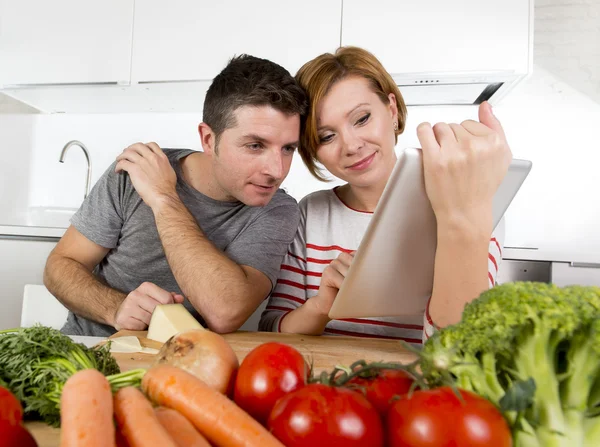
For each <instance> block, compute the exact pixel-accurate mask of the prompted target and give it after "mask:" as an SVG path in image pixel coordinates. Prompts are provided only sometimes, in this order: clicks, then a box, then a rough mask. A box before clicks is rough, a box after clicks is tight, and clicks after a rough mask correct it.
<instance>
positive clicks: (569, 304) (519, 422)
mask: <svg viewBox="0 0 600 447" xmlns="http://www.w3.org/2000/svg"><path fill="white" fill-rule="evenodd" d="M421 368H422V371H423V374H424V377H425V379H426V380H427V381H428V382H429V383H430V384H431V385H434V386H435V385H436V384H437V385H439V384H442V383H447V381H448V380H451V381H453V382H454V383H455V384H456V385H457V386H458V387H460V388H463V389H466V390H470V391H473V392H476V393H478V394H480V395H482V396H484V397H486V398H488V399H489V400H491V401H492V402H494V403H495V404H497V405H498V406H499V407H500V408H501V409H502V410H503V411H504V414H505V416H506V418H507V420H508V421H509V423H510V424H511V426H512V428H513V434H514V439H515V445H516V446H523V447H530V446H536V447H537V446H540V447H542V446H543V447H546V446H548V447H552V446H600V288H598V287H583V286H570V287H564V288H560V287H557V286H554V285H551V284H545V283H534V282H515V283H508V284H503V285H500V286H497V287H494V288H492V289H490V290H489V291H486V292H484V293H483V294H482V295H481V296H480V297H479V298H478V299H476V300H475V301H473V302H472V303H470V304H468V305H467V306H466V307H465V310H464V313H463V316H462V320H461V321H460V323H458V324H456V325H454V326H450V327H448V328H445V329H442V330H440V331H438V332H437V333H435V334H434V336H433V337H431V338H430V339H429V340H428V341H427V343H426V344H425V346H424V347H423V351H422V355H421Z"/></svg>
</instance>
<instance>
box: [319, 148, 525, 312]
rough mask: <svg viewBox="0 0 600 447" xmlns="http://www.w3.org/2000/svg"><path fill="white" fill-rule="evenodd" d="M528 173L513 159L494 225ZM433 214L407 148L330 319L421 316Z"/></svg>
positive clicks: (417, 161) (419, 166)
mask: <svg viewBox="0 0 600 447" xmlns="http://www.w3.org/2000/svg"><path fill="white" fill-rule="evenodd" d="M530 170H531V162H530V161H527V160H513V161H512V162H511V165H510V167H509V169H508V173H507V175H506V176H505V178H504V180H503V182H502V184H501V185H500V187H499V188H498V191H497V192H496V195H495V196H494V202H493V216H494V227H496V225H497V224H498V223H499V222H500V219H501V218H502V216H503V215H504V212H505V211H506V209H507V208H508V206H509V205H510V202H511V201H512V199H513V198H514V196H515V195H516V193H517V191H518V190H519V188H520V187H521V185H522V184H523V181H524V180H525V178H526V177H527V175H528V174H529V171H530ZM436 245H437V226H436V219H435V214H434V213H433V209H432V208H431V203H430V202H429V199H428V197H427V193H426V192H425V182H424V178H423V161H422V154H421V150H420V149H415V148H407V149H405V150H404V151H403V152H402V153H401V154H400V156H399V157H398V161H397V162H396V166H395V167H394V170H393V171H392V174H391V176H390V178H389V180H388V183H387V186H386V188H385V190H384V191H383V194H382V196H381V199H380V200H379V203H378V205H377V208H376V209H375V213H374V214H373V218H372V220H371V222H370V223H369V226H368V227H367V231H366V233H365V235H364V237H363V239H362V241H361V243H360V246H359V248H358V250H357V252H356V254H355V256H354V260H353V261H352V264H351V266H350V270H349V271H348V274H347V275H346V278H345V279H344V282H343V283H342V287H341V288H340V291H339V293H338V295H337V297H336V299H335V301H334V303H333V306H332V307H331V310H330V312H329V317H330V318H333V319H340V318H368V317H384V316H400V315H421V314H423V313H424V312H425V307H426V305H427V301H428V300H429V297H430V296H431V290H432V285H433V267H434V260H435V250H436Z"/></svg>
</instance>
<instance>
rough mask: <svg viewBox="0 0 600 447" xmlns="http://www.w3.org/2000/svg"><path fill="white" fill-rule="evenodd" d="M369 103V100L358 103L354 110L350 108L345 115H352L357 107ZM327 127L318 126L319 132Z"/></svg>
mask: <svg viewBox="0 0 600 447" xmlns="http://www.w3.org/2000/svg"><path fill="white" fill-rule="evenodd" d="M368 105H369V103H368V102H361V103H360V104H357V105H356V106H355V107H354V108H353V109H352V110H350V111H349V112H348V113H346V115H345V116H346V118H347V117H348V116H350V115H351V114H352V113H353V112H354V111H355V110H356V109H358V108H359V107H362V106H368ZM326 128H327V126H318V127H317V132H319V131H320V130H323V129H326Z"/></svg>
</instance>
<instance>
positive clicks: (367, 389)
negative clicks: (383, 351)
mask: <svg viewBox="0 0 600 447" xmlns="http://www.w3.org/2000/svg"><path fill="white" fill-rule="evenodd" d="M413 382H414V380H413V378H412V377H411V376H410V374H408V373H407V372H405V371H402V370H396V369H382V370H379V371H378V372H377V374H376V375H374V376H373V377H360V376H358V377H354V378H352V379H350V381H348V384H347V385H346V386H348V385H351V386H352V387H356V388H358V390H359V391H363V392H364V393H365V396H366V397H367V400H368V401H369V402H371V403H372V404H373V406H374V407H375V409H376V410H377V411H378V412H379V414H380V415H381V416H382V417H385V415H386V414H387V412H388V410H389V408H390V407H391V406H392V405H393V403H394V400H393V399H394V397H399V396H403V395H405V394H406V393H408V392H409V391H410V387H411V386H412V384H413Z"/></svg>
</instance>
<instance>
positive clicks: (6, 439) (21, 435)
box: [0, 421, 37, 447]
mask: <svg viewBox="0 0 600 447" xmlns="http://www.w3.org/2000/svg"><path fill="white" fill-rule="evenodd" d="M0 447H37V443H36V442H35V439H33V436H31V433H29V432H28V431H27V429H26V428H25V427H23V426H22V425H21V424H17V425H12V424H9V423H8V422H7V421H0Z"/></svg>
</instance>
